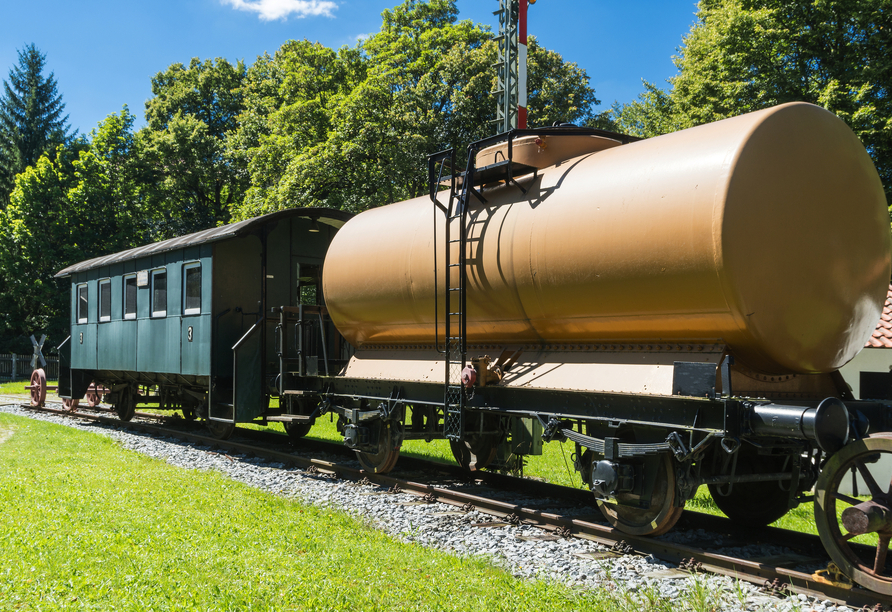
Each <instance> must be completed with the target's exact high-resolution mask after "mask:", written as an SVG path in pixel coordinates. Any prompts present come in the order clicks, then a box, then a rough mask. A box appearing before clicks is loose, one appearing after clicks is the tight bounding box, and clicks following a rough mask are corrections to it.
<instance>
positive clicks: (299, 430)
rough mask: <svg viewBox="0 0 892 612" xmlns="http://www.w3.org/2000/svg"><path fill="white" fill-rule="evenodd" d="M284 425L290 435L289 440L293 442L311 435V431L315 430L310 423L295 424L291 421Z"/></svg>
mask: <svg viewBox="0 0 892 612" xmlns="http://www.w3.org/2000/svg"><path fill="white" fill-rule="evenodd" d="M282 425H283V426H284V427H285V433H287V434H288V438H289V439H290V440H291V441H292V442H297V441H298V440H300V439H301V438H303V437H304V436H305V435H307V434H308V433H310V429H312V428H313V425H312V424H310V423H294V422H290V421H286V422H284V423H282Z"/></svg>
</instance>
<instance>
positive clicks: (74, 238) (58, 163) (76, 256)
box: [0, 108, 145, 342]
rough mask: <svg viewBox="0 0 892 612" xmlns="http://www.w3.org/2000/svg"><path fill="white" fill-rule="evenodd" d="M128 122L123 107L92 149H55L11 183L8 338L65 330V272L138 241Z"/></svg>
mask: <svg viewBox="0 0 892 612" xmlns="http://www.w3.org/2000/svg"><path fill="white" fill-rule="evenodd" d="M132 126H133V116H132V115H130V113H129V112H128V111H127V109H126V108H125V109H124V110H123V111H121V113H120V114H117V115H110V116H109V117H108V118H107V119H106V120H105V121H103V122H102V123H101V124H100V125H99V127H98V128H97V129H96V130H94V131H93V132H92V133H91V142H90V143H89V144H88V143H87V142H86V141H85V140H82V139H81V140H77V141H75V142H73V143H71V144H69V145H65V144H62V145H58V146H57V148H56V149H54V150H53V151H52V152H51V153H47V154H44V155H43V156H42V157H41V158H40V159H38V160H37V163H35V164H34V165H32V166H29V167H28V168H26V169H25V171H24V172H22V173H21V174H19V175H18V176H17V177H16V186H15V189H14V190H13V192H12V194H11V197H10V204H9V206H8V207H7V208H6V210H4V211H0V242H2V244H3V245H4V247H5V248H4V249H2V250H0V269H2V270H3V273H4V276H5V280H6V283H7V286H6V290H5V291H4V293H3V294H2V295H0V311H2V313H3V316H4V317H5V320H4V321H3V322H2V324H3V326H4V329H3V330H2V331H3V332H5V334H6V335H28V334H30V333H31V332H33V331H36V330H41V331H45V332H48V333H49V335H50V338H51V339H52V341H53V342H61V341H62V339H64V337H65V335H67V333H66V331H65V330H66V329H67V327H68V314H67V313H68V305H69V304H68V299H69V298H68V295H69V291H68V281H67V280H66V281H64V282H59V281H56V280H55V279H54V278H53V276H54V274H55V273H56V272H58V271H59V270H60V269H62V268H64V267H65V266H67V265H69V264H71V263H74V262H77V261H82V260H85V259H90V258H92V257H98V256H101V255H105V254H109V253H114V252H116V251H120V250H123V249H127V248H130V247H133V246H136V245H138V244H141V243H143V242H144V236H145V233H144V231H143V230H144V227H143V226H144V223H143V222H142V219H143V218H144V215H143V214H142V211H141V210H140V207H141V197H140V187H139V181H138V180H137V177H136V176H135V175H136V174H138V172H139V169H138V168H137V167H136V164H135V163H134V160H135V158H134V157H133V155H132V149H133V142H134V136H133V133H132Z"/></svg>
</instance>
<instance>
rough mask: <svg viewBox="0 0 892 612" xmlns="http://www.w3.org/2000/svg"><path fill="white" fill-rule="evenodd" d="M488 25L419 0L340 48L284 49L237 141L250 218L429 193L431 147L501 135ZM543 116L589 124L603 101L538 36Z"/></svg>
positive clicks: (296, 45) (535, 106)
mask: <svg viewBox="0 0 892 612" xmlns="http://www.w3.org/2000/svg"><path fill="white" fill-rule="evenodd" d="M495 59H496V45H495V42H494V40H493V37H492V34H491V32H490V31H489V29H488V28H486V27H484V26H480V25H478V24H473V23H472V22H470V21H459V20H458V10H457V8H456V6H455V2H454V0H426V1H422V0H407V1H406V2H404V3H403V4H401V5H400V6H397V7H396V8H394V9H392V10H386V11H384V12H383V13H382V25H381V30H380V31H379V32H378V33H376V34H374V35H372V36H370V37H369V38H368V39H366V40H364V41H362V42H361V43H360V44H359V45H357V47H355V48H346V47H345V48H342V49H340V50H338V51H333V50H331V49H326V48H325V47H323V46H321V45H319V44H313V43H309V42H306V41H303V42H290V43H287V44H286V45H284V46H283V47H282V48H281V49H280V50H279V52H277V53H276V55H275V56H274V57H268V56H266V57H264V58H261V59H260V60H258V62H257V63H255V64H254V66H252V68H251V69H250V70H249V71H248V76H247V78H246V86H245V112H244V114H243V115H242V116H241V118H240V124H241V125H240V127H239V130H238V132H237V133H236V134H235V135H234V136H233V137H232V138H231V139H230V141H229V145H230V155H231V156H232V157H234V158H240V159H242V160H244V162H243V163H244V164H245V165H246V166H247V168H248V171H249V173H250V176H251V187H250V188H249V190H248V192H247V195H246V197H245V200H244V203H243V205H242V206H241V207H239V208H238V210H237V211H236V213H235V214H236V216H237V217H239V218H247V217H251V216H254V215H257V214H260V213H262V212H269V211H273V210H279V209H282V208H287V207H293V206H328V207H332V208H342V209H346V210H352V211H360V210H365V209H367V208H370V207H374V206H380V205H382V204H386V203H389V202H394V201H398V200H402V199H407V198H412V197H416V196H418V195H421V194H422V193H424V191H425V189H426V180H427V161H426V160H427V155H428V154H430V153H433V152H436V151H439V150H442V149H447V148H455V149H456V150H457V151H459V152H460V154H463V152H464V151H465V149H466V147H467V145H468V144H469V143H470V142H473V141H474V140H478V139H480V138H483V137H485V136H488V135H491V134H492V130H493V119H494V118H495V100H494V98H493V96H492V95H491V94H490V92H491V91H492V89H493V88H494V86H495V74H494V71H493V70H492V64H493V63H494V62H495ZM528 65H529V71H530V76H529V84H530V118H531V123H533V124H539V125H543V124H546V125H550V124H551V123H553V122H554V121H574V122H579V123H586V122H590V121H592V120H593V117H594V114H593V111H592V107H593V105H595V104H597V103H598V101H597V100H596V98H595V94H594V90H592V89H591V87H590V86H589V84H588V76H587V75H586V74H585V72H584V71H583V70H581V69H580V68H579V67H578V66H576V65H575V64H572V63H566V62H564V60H563V58H561V56H560V55H558V54H557V53H554V52H551V51H548V50H546V49H544V48H542V47H541V46H539V45H538V44H537V43H536V42H535V40H534V41H532V43H531V45H530V55H529V63H528Z"/></svg>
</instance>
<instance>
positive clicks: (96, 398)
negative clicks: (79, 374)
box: [86, 383, 102, 408]
mask: <svg viewBox="0 0 892 612" xmlns="http://www.w3.org/2000/svg"><path fill="white" fill-rule="evenodd" d="M86 399H87V404H89V405H90V408H95V407H96V406H98V405H99V404H100V403H101V402H102V396H101V395H99V393H98V392H97V391H96V383H90V386H89V387H88V388H87V397H86Z"/></svg>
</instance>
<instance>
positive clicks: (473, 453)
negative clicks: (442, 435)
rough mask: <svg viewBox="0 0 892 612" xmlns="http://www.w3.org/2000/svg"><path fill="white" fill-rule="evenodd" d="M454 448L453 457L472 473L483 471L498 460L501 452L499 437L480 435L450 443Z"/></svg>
mask: <svg viewBox="0 0 892 612" xmlns="http://www.w3.org/2000/svg"><path fill="white" fill-rule="evenodd" d="M449 446H450V447H451V448H452V456H453V457H455V460H456V462H458V464H459V465H460V466H461V467H462V468H464V469H466V470H468V471H471V472H475V471H477V470H482V469H483V468H485V467H486V466H488V465H489V464H490V463H492V462H493V459H495V458H496V453H497V452H498V450H499V436H496V435H478V436H470V437H469V438H468V439H467V440H462V441H461V442H456V441H454V440H450V441H449Z"/></svg>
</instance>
